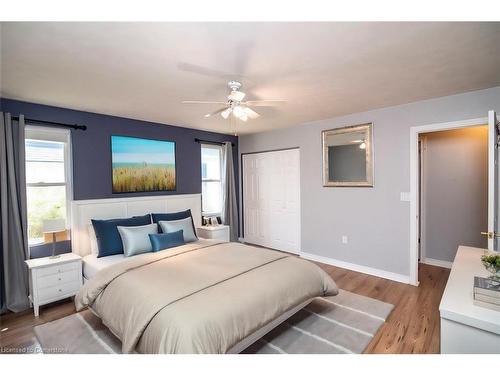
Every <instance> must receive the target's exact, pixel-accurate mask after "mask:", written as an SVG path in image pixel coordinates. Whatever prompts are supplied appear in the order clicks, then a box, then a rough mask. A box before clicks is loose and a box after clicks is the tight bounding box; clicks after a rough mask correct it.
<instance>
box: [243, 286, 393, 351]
mask: <svg viewBox="0 0 500 375" xmlns="http://www.w3.org/2000/svg"><path fill="white" fill-rule="evenodd" d="M393 308H394V306H393V305H391V304H388V303H385V302H381V301H378V300H375V299H373V298H368V297H364V296H360V295H358V294H354V293H350V292H347V291H345V290H341V291H340V293H339V294H338V295H337V296H335V297H325V298H316V299H315V300H314V301H313V302H311V303H310V304H309V305H308V306H306V307H305V308H303V309H302V310H300V311H299V312H298V313H297V314H295V315H294V316H292V317H291V318H289V319H288V320H287V321H286V322H284V323H283V324H281V325H280V326H278V327H276V328H275V329H274V330H272V331H271V332H269V333H268V334H267V335H266V336H264V337H263V338H262V339H260V340H259V341H257V342H256V343H254V344H253V345H251V346H250V347H249V348H247V349H246V350H245V351H244V353H258V354H267V353H269V354H356V353H363V351H364V350H365V348H366V347H367V346H368V344H369V343H370V341H371V340H372V339H373V337H374V336H375V334H376V333H377V331H378V329H379V328H380V327H381V326H382V324H384V322H385V320H386V318H387V317H388V316H389V314H390V312H391V311H392V309H393Z"/></svg>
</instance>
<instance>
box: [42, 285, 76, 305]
mask: <svg viewBox="0 0 500 375" xmlns="http://www.w3.org/2000/svg"><path fill="white" fill-rule="evenodd" d="M79 289H80V282H79V281H73V282H70V283H65V284H59V285H55V286H50V287H47V288H40V289H38V299H39V300H40V302H43V301H47V300H52V299H58V298H60V297H62V296H65V295H68V294H76V293H77V292H78V290H79Z"/></svg>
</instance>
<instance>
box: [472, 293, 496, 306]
mask: <svg viewBox="0 0 500 375" xmlns="http://www.w3.org/2000/svg"><path fill="white" fill-rule="evenodd" d="M474 299H475V300H476V301H482V302H487V303H492V304H493V305H499V306H500V298H496V297H491V296H487V295H485V294H480V293H475V294H474Z"/></svg>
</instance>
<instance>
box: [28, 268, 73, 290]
mask: <svg viewBox="0 0 500 375" xmlns="http://www.w3.org/2000/svg"><path fill="white" fill-rule="evenodd" d="M78 277H79V272H78V269H73V270H69V271H66V272H61V273H56V274H53V275H47V276H41V277H38V281H37V285H38V287H39V288H47V287H49V286H54V285H60V284H67V283H70V282H73V281H78Z"/></svg>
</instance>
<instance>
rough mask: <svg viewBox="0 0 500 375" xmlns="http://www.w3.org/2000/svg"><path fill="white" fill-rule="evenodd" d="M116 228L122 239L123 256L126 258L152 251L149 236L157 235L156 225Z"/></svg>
mask: <svg viewBox="0 0 500 375" xmlns="http://www.w3.org/2000/svg"><path fill="white" fill-rule="evenodd" d="M117 228H118V232H119V233H120V237H121V238H122V243H123V254H125V256H126V257H130V256H132V255H137V254H142V253H148V252H151V251H153V248H152V246H151V241H150V240H149V235H150V234H157V233H158V226H157V225H156V224H148V225H140V226H137V227H122V226H117Z"/></svg>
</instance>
